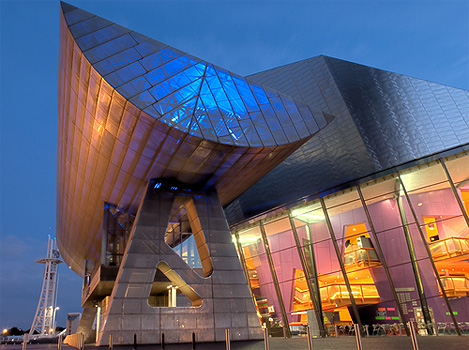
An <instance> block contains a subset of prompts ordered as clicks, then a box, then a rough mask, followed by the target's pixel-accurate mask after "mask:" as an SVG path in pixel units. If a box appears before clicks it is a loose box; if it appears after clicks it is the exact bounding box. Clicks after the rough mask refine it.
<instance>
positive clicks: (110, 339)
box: [109, 334, 112, 350]
mask: <svg viewBox="0 0 469 350" xmlns="http://www.w3.org/2000/svg"><path fill="white" fill-rule="evenodd" d="M109 350H112V334H109Z"/></svg>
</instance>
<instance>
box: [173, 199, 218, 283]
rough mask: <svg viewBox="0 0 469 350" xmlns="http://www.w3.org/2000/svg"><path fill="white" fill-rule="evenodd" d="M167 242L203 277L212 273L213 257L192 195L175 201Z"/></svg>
mask: <svg viewBox="0 0 469 350" xmlns="http://www.w3.org/2000/svg"><path fill="white" fill-rule="evenodd" d="M165 243H166V244H167V245H169V246H170V247H171V248H172V249H173V250H174V252H176V254H178V255H179V256H180V257H181V259H182V260H184V261H185V262H186V264H187V265H189V266H190V267H191V268H192V269H194V271H195V272H196V273H197V274H199V275H200V276H201V277H208V276H210V275H211V274H212V272H213V264H212V259H211V258H210V252H209V250H208V246H207V242H206V240H205V236H204V233H203V230H202V225H201V223H200V220H199V217H198V216H197V211H196V208H195V204H194V202H193V200H192V199H191V198H190V197H186V196H179V197H177V198H176V200H175V201H174V204H173V209H172V212H171V217H170V220H169V223H168V227H167V229H166V235H165Z"/></svg>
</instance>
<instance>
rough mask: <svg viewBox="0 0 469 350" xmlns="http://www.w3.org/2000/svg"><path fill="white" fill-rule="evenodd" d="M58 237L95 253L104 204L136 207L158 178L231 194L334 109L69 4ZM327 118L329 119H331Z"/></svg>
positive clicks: (78, 255) (71, 251)
mask: <svg viewBox="0 0 469 350" xmlns="http://www.w3.org/2000/svg"><path fill="white" fill-rule="evenodd" d="M62 10H63V12H62V15H63V16H62V17H61V25H60V56H59V98H58V147H57V149H58V157H57V158H58V170H57V171H58V174H57V243H58V246H59V249H60V251H61V254H62V257H63V259H64V260H65V262H66V263H67V264H68V265H69V266H70V267H71V268H72V269H73V270H74V271H75V272H77V273H79V274H81V273H82V271H83V267H84V262H85V260H93V261H98V259H99V257H100V254H101V249H100V247H101V234H102V219H103V209H104V203H105V202H108V203H112V204H113V205H114V206H115V207H117V208H119V209H120V210H122V211H124V212H127V213H130V214H135V213H136V211H137V209H138V205H139V202H140V200H141V197H142V195H143V193H144V191H145V188H146V186H147V185H148V183H149V181H150V179H152V178H173V179H176V180H177V181H179V182H181V183H185V184H190V185H196V186H197V187H199V188H204V189H208V188H214V189H216V191H217V192H218V196H219V198H220V201H221V203H222V204H223V205H226V204H228V203H230V202H231V201H233V200H234V199H235V198H236V197H237V196H239V195H240V194H241V193H243V192H244V191H245V190H246V189H248V188H249V187H250V186H252V185H253V184H254V183H256V182H257V181H259V179H261V178H262V177H263V176H264V175H265V174H267V173H268V172H269V171H271V170H272V169H273V168H275V167H276V166H277V165H278V164H279V163H280V162H282V161H283V160H284V159H285V158H286V157H288V156H289V155H290V154H292V152H294V151H295V150H296V149H297V148H298V147H299V146H301V145H302V144H303V143H304V142H306V141H307V140H309V139H310V138H311V137H312V136H313V134H315V133H316V132H317V131H319V130H320V129H321V128H323V127H324V126H326V125H327V123H328V122H329V121H330V117H328V116H327V115H324V114H323V113H322V112H318V111H311V109H310V107H309V106H307V105H305V104H302V103H299V102H297V101H295V100H293V99H292V98H290V97H288V96H286V95H283V94H279V93H278V92H276V91H274V90H272V89H268V88H266V87H263V86H262V85H259V84H254V83H251V82H249V81H247V80H246V79H244V78H242V77H240V76H237V75H235V74H233V73H230V72H228V71H226V70H223V69H221V68H218V67H215V66H213V65H212V64H210V63H207V62H204V61H202V60H200V59H197V58H195V57H192V56H190V55H187V54H184V53H182V52H180V51H178V50H176V49H173V48H171V47H168V46H167V45H165V44H162V43H160V42H157V41H155V40H152V39H150V38H147V37H145V36H143V35H141V34H138V33H135V32H133V31H131V30H129V29H126V28H123V27H120V26H118V25H116V24H114V23H112V22H109V21H107V20H105V19H102V18H99V17H96V16H94V15H92V14H90V13H88V12H85V11H83V10H80V9H77V8H76V7H73V6H70V5H68V4H65V3H62ZM326 118H327V119H326Z"/></svg>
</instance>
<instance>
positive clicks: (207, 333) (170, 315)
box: [96, 180, 262, 345]
mask: <svg viewBox="0 0 469 350" xmlns="http://www.w3.org/2000/svg"><path fill="white" fill-rule="evenodd" d="M180 208H185V213H186V215H187V218H186V219H187V222H188V224H189V225H190V228H191V232H192V235H193V237H194V240H195V242H196V245H197V250H198V254H199V257H200V260H201V263H202V268H203V276H201V275H199V272H198V271H197V270H195V269H193V268H191V267H190V266H189V265H188V264H187V263H186V262H185V261H184V260H183V259H182V258H181V257H180V256H179V255H178V254H177V252H176V251H174V250H173V249H172V248H171V247H170V246H169V245H168V244H167V243H166V242H165V236H166V232H167V228H168V224H169V221H170V218H171V217H173V216H174V215H176V213H178V212H179V209H180ZM157 270H158V271H159V272H158V273H162V274H163V275H164V276H165V277H166V281H167V280H169V281H170V284H171V285H172V286H173V287H174V290H173V292H172V293H173V294H172V298H171V299H170V300H171V307H151V306H149V304H148V298H149V296H150V293H151V290H152V288H154V289H155V290H160V291H164V290H166V287H167V284H166V283H168V282H159V281H161V279H160V280H158V279H157V280H155V275H156V273H157ZM159 283H165V284H164V285H161V284H159ZM176 288H177V289H179V291H180V292H182V293H183V294H184V295H185V296H186V297H187V298H188V299H189V300H190V301H191V302H192V306H188V307H178V306H176V305H175V300H174V299H175V298H174V297H175V291H176ZM226 328H230V329H232V331H233V333H232V334H233V340H251V339H262V328H261V327H260V322H259V318H258V317H257V313H256V309H255V306H254V302H253V300H252V298H251V293H250V291H249V288H248V285H247V282H246V278H245V275H244V273H243V269H242V267H241V264H240V261H239V258H238V255H237V253H236V249H235V246H234V244H233V241H232V237H231V232H230V230H229V227H228V224H227V222H226V219H225V216H224V212H223V208H222V206H221V204H220V201H219V199H218V196H217V194H216V192H214V191H211V190H206V191H205V190H204V191H202V190H194V189H191V187H190V186H189V185H184V184H180V183H177V182H175V181H170V180H151V181H150V183H149V186H148V188H147V191H146V193H145V195H144V197H143V198H142V201H141V203H140V206H139V209H138V212H137V215H136V218H135V221H134V225H133V227H132V231H131V234H130V238H129V243H128V244H127V248H126V250H125V253H124V256H123V259H122V263H121V265H120V267H119V272H118V275H117V278H116V281H115V283H114V287H113V290H112V293H111V295H110V296H109V302H108V307H107V308H106V311H105V312H104V315H103V323H102V327H101V331H100V334H99V338H98V339H97V342H96V344H97V345H107V342H108V340H109V335H110V334H112V335H113V342H114V344H132V343H133V336H134V334H136V335H137V338H138V339H139V343H141V344H154V343H155V339H160V337H161V334H162V333H164V335H165V341H166V342H167V343H181V342H190V341H191V338H192V333H193V332H194V333H196V334H197V339H198V341H200V342H212V341H223V340H224V339H225V329H226ZM114 335H115V336H114Z"/></svg>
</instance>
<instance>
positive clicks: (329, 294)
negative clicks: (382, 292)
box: [319, 283, 380, 308]
mask: <svg viewBox="0 0 469 350" xmlns="http://www.w3.org/2000/svg"><path fill="white" fill-rule="evenodd" d="M350 287H351V289H352V294H353V297H354V299H355V302H356V303H357V304H372V303H378V302H379V301H380V297H379V294H378V290H377V289H376V287H375V285H374V284H352V285H351V286H350ZM319 290H320V293H321V301H322V304H323V306H324V307H325V308H326V307H328V306H335V307H337V306H341V305H350V303H351V302H350V294H349V292H348V290H347V286H346V285H345V284H339V283H337V284H330V285H327V286H323V287H320V288H319Z"/></svg>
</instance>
